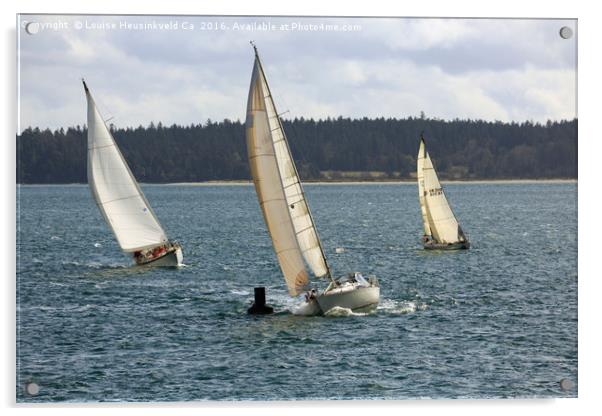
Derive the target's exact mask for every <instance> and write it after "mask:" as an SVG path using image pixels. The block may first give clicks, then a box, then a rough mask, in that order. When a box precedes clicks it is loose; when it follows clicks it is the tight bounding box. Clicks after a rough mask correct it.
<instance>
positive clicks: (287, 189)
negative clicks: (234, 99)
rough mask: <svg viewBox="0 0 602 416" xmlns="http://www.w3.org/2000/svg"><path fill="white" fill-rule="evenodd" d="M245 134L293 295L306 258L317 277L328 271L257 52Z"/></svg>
mask: <svg viewBox="0 0 602 416" xmlns="http://www.w3.org/2000/svg"><path fill="white" fill-rule="evenodd" d="M246 136H247V151H248V153H249V163H250V166H251V173H252V175H253V181H254V183H255V189H256V191H257V197H258V198H259V204H260V206H261V209H262V211H263V215H264V219H265V221H266V224H267V227H268V230H269V232H270V236H271V237H272V243H273V245H274V250H275V251H276V255H277V257H278V261H279V263H280V267H281V269H282V273H283V274H284V278H285V280H286V282H287V286H288V290H289V293H290V294H291V295H292V296H297V295H298V294H300V293H302V292H303V291H304V290H305V289H306V285H307V283H308V282H309V277H308V274H307V270H306V268H305V264H304V262H303V259H305V262H306V263H307V265H308V266H309V267H310V269H311V271H312V272H313V274H314V275H316V276H318V277H320V276H324V275H326V274H328V273H329V271H328V266H327V264H326V259H325V258H324V255H323V252H322V248H321V245H320V241H319V238H318V234H317V232H316V228H315V225H314V222H313V219H312V217H311V213H310V211H309V207H308V205H307V202H306V200H305V196H304V193H303V189H302V187H301V183H300V181H299V176H298V174H297V169H296V167H295V165H294V161H293V159H292V157H291V153H290V149H289V147H288V143H287V140H286V136H285V134H284V130H283V129H282V124H281V122H280V118H279V117H278V113H277V112H276V107H275V105H274V101H273V99H272V96H271V94H270V90H269V87H268V85H267V81H266V79H265V74H264V73H263V69H262V67H261V62H260V61H259V57H258V56H257V54H256V56H255V64H254V68H253V75H252V77H251V86H250V89H249V98H248V102H247V120H246Z"/></svg>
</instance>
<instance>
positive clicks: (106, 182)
mask: <svg viewBox="0 0 602 416" xmlns="http://www.w3.org/2000/svg"><path fill="white" fill-rule="evenodd" d="M82 82H83V84H84V90H85V93H86V99H87V102H88V183H89V185H90V190H91V191H92V196H93V197H94V200H95V201H96V205H98V208H99V209H100V212H101V213H102V216H103V217H104V219H105V221H106V222H107V224H108V225H109V228H111V230H112V231H113V234H115V238H116V239H117V242H118V243H119V246H120V247H121V249H122V250H123V251H124V252H126V253H131V255H132V256H133V258H134V261H135V262H136V264H137V265H148V266H178V265H180V264H181V263H182V248H181V247H180V244H178V243H177V242H172V241H169V239H168V238H167V235H166V234H165V231H164V230H163V227H161V224H160V223H159V220H158V219H157V217H156V216H155V213H154V212H153V210H152V208H151V207H150V205H149V203H148V201H147V200H146V198H145V197H144V194H143V193H142V190H141V189H140V186H138V183H137V182H136V179H134V175H132V172H131V171H130V168H129V167H128V165H127V163H126V161H125V159H124V158H123V155H122V154H121V152H120V151H119V148H118V147H117V144H116V143H115V139H114V138H113V135H112V134H111V132H110V130H109V129H108V128H107V125H106V123H105V121H104V120H103V118H102V117H101V115H100V112H99V111H98V109H97V108H96V103H95V102H94V99H93V98H92V95H91V94H90V90H89V89H88V86H87V85H86V82H85V81H83V80H82Z"/></svg>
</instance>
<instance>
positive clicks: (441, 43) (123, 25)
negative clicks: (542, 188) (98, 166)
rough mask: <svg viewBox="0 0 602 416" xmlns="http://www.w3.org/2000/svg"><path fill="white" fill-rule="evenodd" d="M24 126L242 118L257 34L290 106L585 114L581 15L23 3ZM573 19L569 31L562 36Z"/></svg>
mask: <svg viewBox="0 0 602 416" xmlns="http://www.w3.org/2000/svg"><path fill="white" fill-rule="evenodd" d="M18 26H19V28H18V36H17V53H18V101H19V102H18V103H19V107H18V109H19V110H18V118H19V120H18V126H17V128H18V131H19V132H20V131H22V130H23V129H25V128H27V127H29V126H32V127H40V128H46V127H49V128H52V129H55V128H60V127H65V128H66V127H70V126H75V125H84V124H85V122H86V103H85V97H84V92H83V88H82V85H81V78H82V77H83V78H85V79H86V82H87V83H88V86H89V87H90V90H91V92H92V95H93V96H94V98H95V101H96V102H97V104H98V105H99V108H100V111H101V113H102V114H103V116H104V117H105V118H106V119H110V123H113V124H115V126H117V127H130V126H131V127H137V126H139V125H143V126H146V125H148V124H149V123H150V122H151V121H152V122H155V123H157V122H162V123H163V124H164V125H171V124H173V123H176V124H184V125H189V124H198V123H204V122H206V120H208V119H211V120H213V121H220V120H223V119H225V118H228V119H230V120H244V119H245V111H246V100H247V95H248V88H249V82H250V77H251V71H252V66H253V50H252V48H251V46H250V45H249V41H250V40H254V41H255V43H256V45H257V47H258V50H259V54H260V56H261V59H262V63H263V65H264V69H265V71H266V76H267V79H268V82H269V83H270V87H271V90H272V92H273V94H274V98H275V102H276V106H277V108H278V111H279V112H280V113H283V118H293V117H305V118H309V117H313V118H326V117H338V116H343V117H352V118H353V117H397V118H405V117H410V116H412V117H417V116H419V115H420V113H421V112H424V113H425V115H426V116H427V117H431V118H440V119H446V120H450V119H456V118H459V119H484V120H490V121H495V120H500V121H504V122H509V121H517V122H522V121H526V120H530V121H534V122H546V121H547V120H562V119H573V118H575V117H577V112H576V111H577V109H576V80H577V78H576V77H577V62H576V59H577V54H576V48H577V39H576V38H577V36H576V32H577V27H576V21H575V20H569V19H565V20H561V19H557V20H536V19H439V18H422V19H418V18H318V17H309V18H308V17H304V18H302V17H215V16H98V15H97V16H77V15H70V16H60V15H44V16H36V15H21V16H20V17H19V22H18ZM563 26H567V27H569V28H571V29H572V32H573V36H572V37H570V38H569V39H563V38H562V37H561V36H560V34H559V30H560V28H561V27H563Z"/></svg>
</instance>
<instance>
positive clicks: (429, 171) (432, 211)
mask: <svg viewBox="0 0 602 416" xmlns="http://www.w3.org/2000/svg"><path fill="white" fill-rule="evenodd" d="M421 165H422V172H421V170H420V166H421ZM421 177H422V183H423V185H422V187H421V185H420V178H421ZM418 183H419V185H418V186H419V190H420V192H421V207H422V206H423V204H424V209H423V210H422V212H423V214H422V217H423V220H425V226H424V229H425V233H426V234H427V235H432V236H433V237H434V238H435V240H437V242H439V243H455V242H458V241H464V240H465V238H464V234H463V233H462V230H461V228H460V226H459V224H458V221H457V220H456V217H455V216H454V213H453V212H452V210H451V208H450V206H449V203H448V202H447V198H446V197H445V194H444V193H443V188H442V187H441V183H439V178H438V177H437V172H435V168H434V167H433V162H432V161H431V157H430V156H429V154H428V152H427V151H426V145H425V143H424V139H423V138H421V139H420V149H419V153H418ZM422 198H424V200H422ZM429 230H430V233H429V232H428V231H429Z"/></svg>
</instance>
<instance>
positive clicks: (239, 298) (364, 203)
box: [16, 182, 577, 402]
mask: <svg viewBox="0 0 602 416" xmlns="http://www.w3.org/2000/svg"><path fill="white" fill-rule="evenodd" d="M444 186H445V191H446V194H447V196H448V198H449V200H450V202H451V205H452V208H453V209H454V211H455V213H456V215H457V217H458V218H459V220H460V223H461V224H462V228H463V229H464V231H465V233H466V234H467V236H468V237H469V239H470V242H471V248H470V250H464V251H454V252H438V251H425V250H423V249H422V247H421V245H420V237H421V235H422V223H421V221H422V219H421V215H420V208H419V205H418V191H417V187H416V186H415V184H363V185H362V184H332V185H319V184H307V185H306V186H305V190H306V194H307V198H308V201H309V205H310V207H311V209H312V213H313V216H314V218H315V221H316V225H317V228H318V231H319V234H320V238H321V240H322V243H323V246H324V251H325V254H326V256H327V259H328V261H329V263H330V265H331V268H332V270H333V271H334V273H335V274H336V275H342V274H346V273H348V272H351V271H360V272H362V273H363V274H364V275H365V276H368V275H371V274H374V275H376V276H377V277H378V280H379V283H380V285H381V302H380V305H379V307H378V309H377V310H376V311H375V312H373V313H368V314H358V313H353V312H351V311H349V310H344V309H343V310H338V309H337V310H334V311H331V313H329V314H328V315H327V316H322V317H306V316H299V315H296V314H295V313H294V311H295V310H296V308H298V307H299V303H300V302H301V301H302V297H300V298H299V299H292V298H290V297H289V296H288V294H287V290H286V286H285V282H284V279H283V278H282V274H281V272H280V269H279V266H278V264H277V261H276V256H275V255H274V252H273V249H272V244H271V241H270V238H269V235H268V233H267V230H266V227H265V224H264V221H263V218H262V215H261V212H260V209H259V205H258V202H257V198H256V196H255V191H254V188H253V186H252V185H235V186H233V185H229V186H224V185H211V186H191V185H143V186H142V188H143V190H144V192H145V194H146V196H147V199H148V200H149V202H150V204H151V205H152V206H153V208H154V210H155V212H156V214H157V217H158V218H159V219H160V221H161V223H162V224H163V226H164V228H165V229H166V231H167V233H168V235H169V236H170V238H172V239H176V240H177V241H179V242H180V243H181V244H182V247H183V252H184V262H185V266H184V267H181V268H179V269H160V268H155V269H152V268H137V267H132V262H131V260H130V259H129V258H127V257H126V256H125V255H123V254H122V253H121V251H120V250H119V247H118V245H117V243H116V241H115V239H114V237H113V235H112V234H111V232H110V230H109V229H108V227H107V225H106V224H105V223H104V221H103V219H102V216H101V214H100V212H99V211H98V209H97V207H96V206H95V204H94V202H93V200H92V197H91V194H90V191H89V189H88V187H87V186H84V185H72V186H19V187H18V190H17V196H18V204H17V209H18V212H17V216H18V224H17V225H18V229H17V240H18V241H17V317H16V318H17V357H16V359H17V385H16V394H17V400H18V401H19V402H47V401H51V402H61V401H73V402H80V401H189V400H310V399H406V398H512V397H576V396H577V185H576V183H575V182H564V183H563V182H559V183H543V182H541V183H535V182H533V183H464V184H446V185H444ZM317 284H318V285H321V287H325V282H318V283H317ZM256 286H265V287H266V291H267V302H268V304H270V305H272V306H273V307H274V308H275V313H274V314H273V315H269V316H249V315H247V313H246V310H247V308H248V307H249V306H250V304H251V303H252V298H253V287H256ZM562 379H566V380H569V382H570V383H568V386H569V388H568V389H566V388H565V389H562V388H561V386H560V381H561V380H562ZM29 383H35V385H37V386H38V388H39V390H38V391H37V393H36V394H28V393H27V392H26V390H25V386H27V385H28V384H29ZM566 386H567V384H565V387H566ZM34 391H35V389H34Z"/></svg>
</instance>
